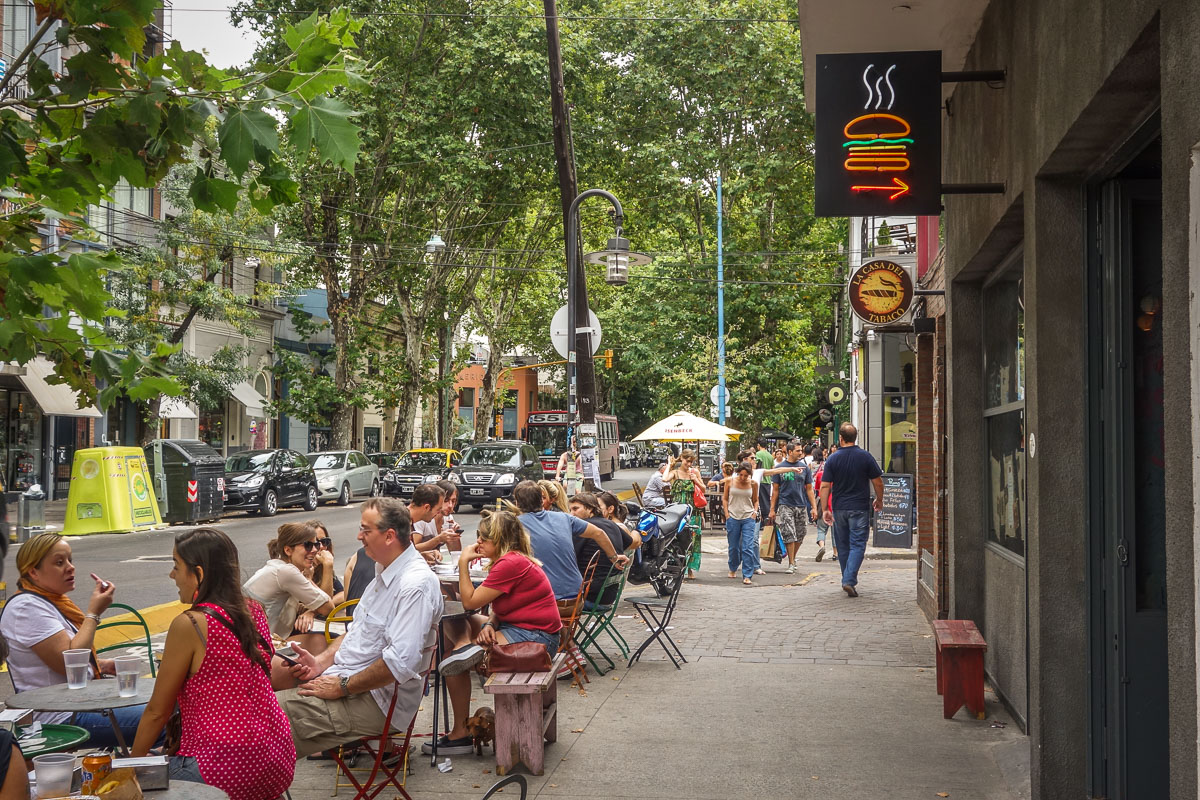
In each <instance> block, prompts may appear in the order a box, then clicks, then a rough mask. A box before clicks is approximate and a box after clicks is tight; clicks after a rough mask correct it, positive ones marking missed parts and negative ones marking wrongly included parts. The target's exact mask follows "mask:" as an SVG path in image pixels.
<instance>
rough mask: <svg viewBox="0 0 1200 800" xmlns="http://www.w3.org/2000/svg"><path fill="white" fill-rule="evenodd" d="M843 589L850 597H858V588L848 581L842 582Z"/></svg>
mask: <svg viewBox="0 0 1200 800" xmlns="http://www.w3.org/2000/svg"><path fill="white" fill-rule="evenodd" d="M842 591H843V592H845V593H846V595H847V596H849V597H858V590H857V589H855V588H854V587H853V586H851V585H850V584H848V583H843V584H842Z"/></svg>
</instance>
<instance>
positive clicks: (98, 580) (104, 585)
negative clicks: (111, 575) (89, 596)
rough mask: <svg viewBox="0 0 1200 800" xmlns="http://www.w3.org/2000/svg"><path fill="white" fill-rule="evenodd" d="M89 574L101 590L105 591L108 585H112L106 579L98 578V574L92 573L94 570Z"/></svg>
mask: <svg viewBox="0 0 1200 800" xmlns="http://www.w3.org/2000/svg"><path fill="white" fill-rule="evenodd" d="M91 576H92V580H94V581H95V582H96V583H98V584H100V591H102V592H107V591H108V587H110V586H112V584H111V583H109V582H108V581H106V580H102V579H101V578H100V576H99V575H97V574H96V573H94V572H93V573H91Z"/></svg>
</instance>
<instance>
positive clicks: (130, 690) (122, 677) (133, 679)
mask: <svg viewBox="0 0 1200 800" xmlns="http://www.w3.org/2000/svg"><path fill="white" fill-rule="evenodd" d="M113 663H115V664H116V666H117V695H118V696H119V697H135V696H136V695H137V679H138V675H140V674H141V672H142V657H141V656H117V657H116V658H114V659H113Z"/></svg>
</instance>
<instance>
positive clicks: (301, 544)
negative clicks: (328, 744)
mask: <svg viewBox="0 0 1200 800" xmlns="http://www.w3.org/2000/svg"><path fill="white" fill-rule="evenodd" d="M320 546H321V543H320V542H319V541H318V536H317V531H316V529H314V528H312V527H310V526H308V525H306V524H304V523H302V522H287V523H284V524H283V525H280V526H279V529H278V530H277V531H276V537H275V538H274V539H272V540H271V541H269V542H267V553H268V554H269V555H270V556H271V559H270V560H269V561H268V562H267V563H266V564H265V565H263V567H262V569H260V570H259V571H258V572H256V573H254V575H252V576H251V577H250V580H248V581H246V583H245V584H243V585H242V590H243V591H244V592H245V593H246V595H247V596H248V597H250V599H252V600H257V601H258V602H259V603H261V604H262V606H263V608H264V609H265V610H266V614H267V624H268V625H269V626H270V628H271V635H272V636H273V637H275V638H276V639H279V640H281V641H291V640H294V641H296V642H299V643H300V645H301V646H302V647H304V649H305V650H308V651H309V652H310V653H320V652H323V651H324V650H325V647H326V644H327V643H326V642H325V635H324V633H322V632H320V631H314V630H313V629H312V627H313V617H314V615H316V614H321V615H325V614H328V613H329V612H330V611H332V610H333V601H332V600H331V599H330V597H329V595H328V594H326V593H325V592H323V591H321V588H320V587H319V586H317V585H316V584H315V583H313V582H312V580H311V579H310V578H308V577H306V575H305V573H306V572H308V573H309V574H312V573H311V570H313V569H314V566H315V564H316V559H317V550H318V548H320ZM301 609H303V610H304V612H312V613H311V614H309V613H303V612H302V611H301ZM275 682H276V683H275V688H277V689H290V688H292V687H293V686H294V684H295V680H294V679H293V678H292V676H291V670H290V668H288V666H287V665H286V664H282V663H277V664H276V668H275Z"/></svg>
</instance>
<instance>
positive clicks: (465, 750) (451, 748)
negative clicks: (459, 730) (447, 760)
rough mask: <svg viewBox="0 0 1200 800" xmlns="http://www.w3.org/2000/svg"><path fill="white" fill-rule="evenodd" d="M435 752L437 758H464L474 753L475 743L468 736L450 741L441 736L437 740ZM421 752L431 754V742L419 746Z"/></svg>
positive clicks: (447, 737)
mask: <svg viewBox="0 0 1200 800" xmlns="http://www.w3.org/2000/svg"><path fill="white" fill-rule="evenodd" d="M437 751H438V755H439V756H465V755H469V754H471V753H474V752H475V743H474V741H473V740H472V739H471V737H470V736H464V737H463V738H461V739H451V738H450V737H449V736H446V735H443V736H442V737H441V738H440V739H438V743H437ZM421 752H422V753H424V754H425V755H430V754H432V753H433V742H425V744H423V745H421Z"/></svg>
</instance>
